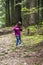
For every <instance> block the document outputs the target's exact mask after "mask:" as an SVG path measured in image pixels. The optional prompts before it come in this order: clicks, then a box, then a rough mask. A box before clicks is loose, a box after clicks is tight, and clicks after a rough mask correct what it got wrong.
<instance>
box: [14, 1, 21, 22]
mask: <svg viewBox="0 0 43 65" xmlns="http://www.w3.org/2000/svg"><path fill="white" fill-rule="evenodd" d="M15 3H16V4H17V5H16V6H15V19H16V20H15V21H16V22H18V21H19V20H20V18H21V5H20V4H18V3H21V0H15Z"/></svg>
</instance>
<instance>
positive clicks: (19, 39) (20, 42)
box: [19, 36, 21, 44]
mask: <svg viewBox="0 0 43 65" xmlns="http://www.w3.org/2000/svg"><path fill="white" fill-rule="evenodd" d="M19 44H21V36H19Z"/></svg>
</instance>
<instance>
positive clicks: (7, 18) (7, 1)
mask: <svg viewBox="0 0 43 65" xmlns="http://www.w3.org/2000/svg"><path fill="white" fill-rule="evenodd" d="M5 3H6V6H5V10H6V26H10V8H9V0H6V1H5Z"/></svg>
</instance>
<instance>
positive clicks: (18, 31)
mask: <svg viewBox="0 0 43 65" xmlns="http://www.w3.org/2000/svg"><path fill="white" fill-rule="evenodd" d="M13 30H14V33H15V37H16V46H18V44H21V31H22V23H21V22H20V21H19V22H18V23H17V24H16V25H15V26H14V28H13Z"/></svg>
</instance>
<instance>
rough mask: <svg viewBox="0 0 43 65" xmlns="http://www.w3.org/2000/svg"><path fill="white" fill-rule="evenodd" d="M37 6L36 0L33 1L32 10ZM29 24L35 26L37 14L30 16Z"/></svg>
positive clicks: (31, 3)
mask: <svg viewBox="0 0 43 65" xmlns="http://www.w3.org/2000/svg"><path fill="white" fill-rule="evenodd" d="M34 6H35V0H31V1H30V9H31V8H34ZM29 24H30V25H32V24H35V14H34V13H33V14H30V17H29Z"/></svg>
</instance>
